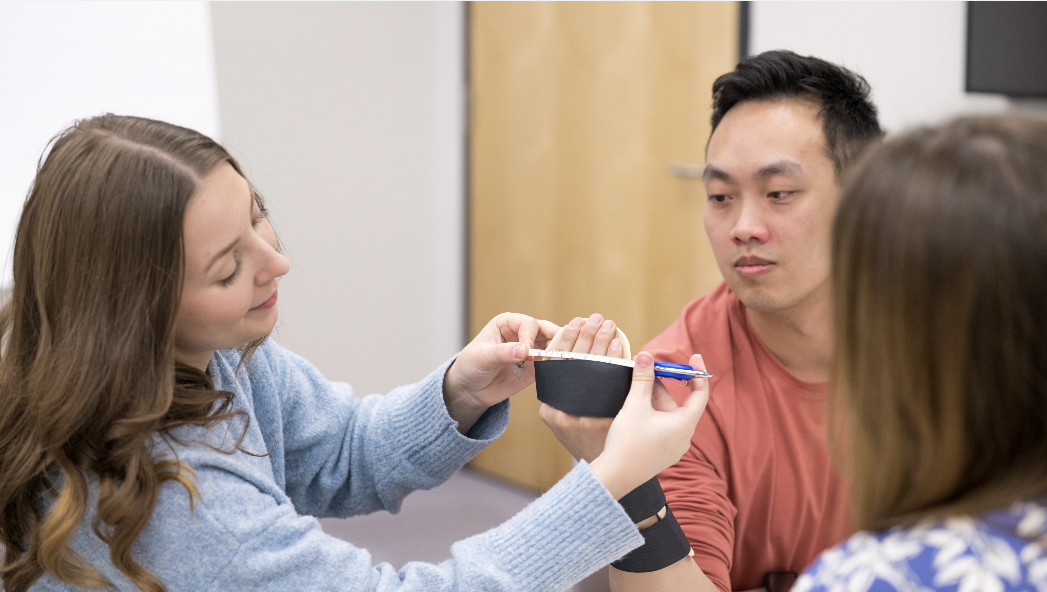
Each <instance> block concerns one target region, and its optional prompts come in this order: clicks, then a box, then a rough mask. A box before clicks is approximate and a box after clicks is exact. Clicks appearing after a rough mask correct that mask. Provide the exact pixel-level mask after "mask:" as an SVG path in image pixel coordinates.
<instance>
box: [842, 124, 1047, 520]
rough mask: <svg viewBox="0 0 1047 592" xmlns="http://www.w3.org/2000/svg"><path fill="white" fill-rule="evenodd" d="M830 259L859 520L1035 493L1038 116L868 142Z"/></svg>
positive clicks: (1046, 366) (1043, 167) (1044, 328)
mask: <svg viewBox="0 0 1047 592" xmlns="http://www.w3.org/2000/svg"><path fill="white" fill-rule="evenodd" d="M832 266H833V267H832V269H833V282H834V286H833V288H834V291H835V296H834V297H835V313H834V314H835V321H834V322H835V332H836V337H835V339H836V341H835V343H836V352H835V354H836V355H835V361H834V368H833V378H832V382H833V388H832V393H833V396H832V398H831V401H832V402H833V406H834V407H836V409H835V411H837V412H841V411H842V413H840V414H839V415H840V416H842V417H845V418H846V423H845V424H843V425H842V426H840V427H842V428H843V429H844V430H846V432H845V433H846V440H847V446H846V450H847V453H845V454H843V455H842V456H843V457H844V458H845V459H847V461H846V462H845V464H844V470H845V472H846V473H847V474H848V475H849V476H850V480H851V483H852V490H853V503H854V507H855V518H856V520H857V526H858V527H860V528H865V529H875V530H881V529H884V528H887V527H889V526H892V525H896V524H911V523H912V522H914V521H916V520H919V519H923V518H941V517H943V516H947V515H977V514H980V513H982V512H985V511H987V510H990V509H995V508H1003V507H1007V506H1008V505H1010V504H1011V503H1013V502H1015V501H1018V500H1023V499H1028V498H1030V497H1034V496H1038V495H1044V494H1047V339H1045V336H1047V305H1045V303H1047V121H1041V120H1035V119H1027V118H1019V117H1016V116H992V117H990V116H981V117H966V118H961V119H957V120H954V121H952V122H950V123H947V124H945V125H942V126H939V127H932V128H923V129H918V130H915V131H912V132H909V133H906V134H904V135H901V136H899V137H895V138H893V139H890V140H888V141H887V142H885V143H884V144H883V145H881V146H879V147H876V148H874V149H873V150H872V151H871V153H869V154H867V155H865V157H864V158H863V159H862V161H861V163H860V164H859V165H858V166H857V167H856V169H855V170H854V171H853V172H852V176H851V178H850V179H849V181H848V183H847V184H846V186H845V188H844V191H843V195H842V198H841V201H840V208H839V210H838V212H837V216H836V220H835V227H834V230H833V262H832ZM831 413H833V412H831ZM835 416H836V415H835V413H834V415H832V416H831V417H835ZM830 425H831V424H830ZM838 433H839V432H838Z"/></svg>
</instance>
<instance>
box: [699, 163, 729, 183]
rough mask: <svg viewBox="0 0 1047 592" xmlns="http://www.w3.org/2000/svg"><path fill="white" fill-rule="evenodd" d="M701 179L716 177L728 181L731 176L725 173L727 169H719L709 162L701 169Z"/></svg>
mask: <svg viewBox="0 0 1047 592" xmlns="http://www.w3.org/2000/svg"><path fill="white" fill-rule="evenodd" d="M702 178H703V179H717V180H719V181H730V180H731V176H730V175H728V174H727V171H724V170H720V169H718V168H716V167H714V166H713V165H711V164H707V165H705V170H704V171H702Z"/></svg>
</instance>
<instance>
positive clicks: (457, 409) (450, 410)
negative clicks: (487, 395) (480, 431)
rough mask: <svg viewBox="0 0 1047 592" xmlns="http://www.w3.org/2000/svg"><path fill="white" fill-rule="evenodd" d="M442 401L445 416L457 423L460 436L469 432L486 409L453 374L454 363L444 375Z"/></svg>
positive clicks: (454, 373) (455, 374) (455, 373)
mask: <svg viewBox="0 0 1047 592" xmlns="http://www.w3.org/2000/svg"><path fill="white" fill-rule="evenodd" d="M443 399H444V406H445V407H446V408H447V414H448V415H450V416H451V419H453V420H455V422H457V423H458V431H459V432H461V433H462V434H464V433H466V432H468V431H469V429H470V428H471V427H472V426H473V424H474V423H476V420H478V419H479V418H480V416H481V415H483V414H484V412H485V411H487V407H488V406H487V405H485V404H483V403H482V402H481V401H480V400H479V399H477V398H476V397H475V396H473V395H472V393H471V392H470V391H469V390H468V389H467V388H465V387H464V385H463V384H462V381H461V380H459V379H458V376H457V372H455V365H454V362H452V363H451V366H450V367H449V368H448V369H447V372H446V373H445V374H444V380H443Z"/></svg>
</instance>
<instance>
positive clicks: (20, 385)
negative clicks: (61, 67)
mask: <svg viewBox="0 0 1047 592" xmlns="http://www.w3.org/2000/svg"><path fill="white" fill-rule="evenodd" d="M223 161H225V162H229V163H230V164H231V165H232V166H233V167H234V168H235V169H236V170H237V172H240V168H239V166H238V165H237V163H236V161H235V160H234V159H233V158H232V157H231V156H230V155H229V153H228V152H226V151H225V149H223V148H222V147H221V146H220V145H218V144H217V143H216V142H214V141H213V140H211V139H210V138H208V137H206V136H204V135H202V134H200V133H198V132H194V131H192V130H189V129H185V128H181V127H178V126H174V125H171V124H167V123H163V122H159V121H153V120H149V119H142V118H137V117H123V116H115V115H102V116H99V117H94V118H91V119H87V120H84V121H80V122H77V123H76V124H75V125H73V126H72V127H70V128H69V129H67V130H66V131H64V132H63V133H61V134H60V135H59V136H57V137H56V138H55V139H54V140H53V141H52V145H51V149H50V151H49V152H48V153H47V156H46V159H44V160H43V161H42V163H41V164H40V166H39V167H38V170H37V174H36V179H35V181H34V183H33V186H32V188H31V189H30V192H29V196H28V198H27V199H26V202H25V206H24V209H23V211H22V217H21V220H20V222H19V224H18V230H17V234H16V239H15V240H16V242H15V249H14V260H13V262H14V284H13V289H12V293H11V296H10V300H9V301H8V302H7V303H6V304H5V305H4V306H3V308H2V309H0V339H2V352H0V544H2V545H3V549H4V558H3V566H2V568H0V578H2V581H3V587H4V588H5V589H6V590H7V591H8V592H22V591H24V590H26V589H28V588H29V587H30V586H31V585H32V584H33V582H35V581H36V580H37V579H38V578H39V577H40V576H41V575H42V574H43V573H44V572H47V573H50V574H52V575H53V576H54V577H56V578H58V579H60V580H62V581H64V582H66V583H69V584H72V585H74V586H78V587H86V588H94V587H105V586H109V585H111V584H110V582H108V581H107V580H106V579H105V578H104V577H103V576H102V575H101V574H100V573H99V572H98V571H97V570H96V569H94V568H93V567H91V566H90V565H89V564H87V563H86V562H85V561H84V560H83V559H82V558H81V557H80V556H79V555H78V554H77V553H76V552H74V551H73V550H72V549H71V548H70V547H69V541H70V539H71V537H72V536H73V534H74V533H75V532H76V531H77V529H78V528H79V527H80V526H81V524H82V522H83V520H84V516H85V512H86V509H87V502H88V479H92V480H93V479H97V481H98V504H97V510H96V512H95V515H94V517H93V520H92V522H91V526H92V528H93V530H94V532H95V533H96V534H97V536H98V537H99V538H100V539H101V540H103V541H105V542H106V543H107V544H108V546H109V556H110V559H111V560H112V563H113V565H114V566H116V567H117V568H118V569H119V570H120V571H121V572H123V573H124V575H126V576H127V577H128V578H129V579H130V580H131V582H133V583H134V584H135V585H136V586H137V587H138V588H140V589H141V590H147V591H150V592H156V591H161V590H165V589H166V588H165V587H164V585H163V584H162V583H161V582H160V581H159V579H157V578H156V577H155V576H154V575H153V574H152V573H150V572H149V571H148V570H147V569H146V568H144V567H143V566H142V565H141V564H139V563H138V562H137V561H135V559H134V558H133V557H132V556H131V547H132V544H133V543H134V542H135V539H136V538H137V537H138V535H139V533H140V532H141V531H142V529H143V528H144V527H145V525H146V523H147V522H148V521H149V518H150V516H151V515H152V513H153V509H154V507H155V506H156V500H157V494H158V491H159V488H160V486H161V485H162V484H163V483H164V482H167V481H174V482H177V483H179V484H181V485H182V486H183V487H185V489H186V491H187V493H188V495H189V496H190V501H192V499H193V498H194V497H196V496H198V492H197V490H196V487H195V486H194V484H193V481H192V477H193V472H192V470H191V469H190V468H189V467H187V466H186V465H184V464H182V463H180V462H178V461H177V460H170V459H168V460H160V461H157V460H156V459H155V458H154V454H153V453H154V450H153V448H154V445H155V442H157V434H159V435H160V439H161V441H163V440H164V439H167V438H170V437H171V434H170V431H171V430H172V429H173V428H176V427H178V426H183V425H187V424H193V425H201V426H205V427H211V426H213V425H214V424H215V423H217V422H219V421H223V420H228V419H234V418H235V419H237V420H238V421H241V422H246V414H244V413H243V411H238V410H235V409H233V407H232V402H233V394H232V393H229V392H223V391H216V390H215V389H214V386H213V383H212V382H211V379H210V378H209V377H208V376H207V374H206V373H204V372H201V371H200V370H197V369H195V368H192V367H189V366H187V365H184V364H180V363H177V362H176V361H175V356H174V351H175V350H174V324H175V315H176V313H177V312H178V306H179V302H180V299H181V292H182V278H183V273H184V249H183V242H182V241H183V239H182V225H183V218H184V215H185V210H186V205H187V204H188V202H189V200H190V198H191V197H192V196H193V194H194V192H195V191H196V189H197V187H198V185H199V183H200V180H201V178H202V177H203V176H204V175H206V174H207V172H208V171H210V170H211V169H212V168H213V167H214V166H215V165H217V164H218V163H220V162H223ZM256 199H258V196H257V194H256ZM263 211H264V209H263ZM260 342H261V340H259V341H258V342H253V343H251V344H248V345H247V346H245V357H249V356H250V353H251V352H252V351H253V350H254V348H255V347H257V346H258V345H259V344H260ZM243 427H244V430H245V431H246V423H244V424H243ZM242 438H243V432H242V433H241V440H242ZM235 448H236V449H239V442H237V444H236V446H235ZM41 500H46V501H41Z"/></svg>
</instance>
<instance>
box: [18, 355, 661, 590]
mask: <svg viewBox="0 0 1047 592" xmlns="http://www.w3.org/2000/svg"><path fill="white" fill-rule="evenodd" d="M238 361H239V354H238V353H237V352H234V351H223V352H218V353H217V354H216V355H215V357H214V359H213V360H212V362H211V366H210V368H209V371H210V374H211V376H212V378H213V379H214V382H215V387H216V388H218V389H223V390H229V391H232V392H234V393H236V406H237V407H238V408H240V409H243V410H244V411H246V412H247V413H248V415H249V417H250V426H249V428H248V431H247V436H246V437H245V438H244V441H243V444H242V448H243V449H244V450H247V451H249V452H252V453H255V454H264V453H265V452H267V451H270V450H271V451H272V452H271V453H270V454H269V455H268V456H265V457H253V456H250V455H247V454H244V453H242V452H234V453H231V454H226V453H223V452H219V451H215V450H213V449H211V448H209V447H208V446H205V445H204V443H206V444H210V445H211V446H216V447H219V448H222V449H225V450H229V449H230V446H231V443H232V442H233V436H234V435H235V434H238V433H239V431H238V428H237V427H236V426H231V425H228V424H226V425H223V426H219V427H216V428H214V429H212V430H204V429H202V428H196V427H189V428H183V429H180V430H178V431H177V432H176V434H177V436H178V437H179V439H180V440H182V441H184V442H186V443H187V444H185V445H183V444H179V443H176V442H163V441H161V440H159V439H157V447H156V454H157V455H159V456H170V457H174V456H177V457H178V459H179V460H181V461H182V462H183V463H185V464H187V465H188V466H190V467H192V469H193V470H194V471H196V474H197V479H196V483H197V486H198V488H199V490H200V494H201V496H202V500H198V501H197V503H196V506H195V511H194V512H190V507H189V497H188V495H187V494H186V492H185V490H184V489H183V488H182V487H181V486H180V485H177V484H174V483H167V484H165V485H164V486H163V487H162V489H161V491H160V497H159V501H158V503H157V507H156V511H155V512H154V513H153V516H152V518H151V520H150V522H149V524H148V525H147V527H146V529H145V530H144V531H143V532H142V534H141V536H140V537H139V539H138V541H137V543H136V545H135V548H134V552H133V556H134V557H135V559H137V560H138V561H140V562H141V563H142V564H143V565H145V566H146V567H147V568H148V569H149V570H150V571H152V572H153V573H154V574H155V575H156V576H157V577H159V578H160V579H161V580H162V581H163V582H164V584H165V585H166V586H167V588H168V590H170V591H172V592H175V591H181V590H192V591H205V590H210V591H214V592H233V591H240V590H243V591H247V590H273V591H276V590H294V591H297V590H351V591H372V590H374V591H392V590H399V591H403V592H408V591H423V590H424V591H427V592H430V591H431V592H438V591H445V590H446V591H466V590H483V591H492V592H493V591H503V590H504V591H510V590H513V591H516V590H520V591H523V590H534V591H540V592H555V591H557V590H563V589H565V588H567V587H569V586H571V585H572V584H574V583H575V582H577V581H579V580H581V579H582V578H584V577H585V576H586V575H588V574H590V573H592V572H594V571H596V570H597V569H599V568H600V567H602V566H603V565H606V564H607V563H609V562H611V561H613V560H615V559H618V558H619V557H621V556H623V555H625V554H626V553H627V552H629V551H630V550H632V549H634V548H636V547H637V546H639V545H641V544H642V543H643V537H642V536H641V535H640V534H639V531H637V529H636V527H635V526H634V525H633V523H632V521H631V520H630V519H629V517H628V516H627V515H626V513H625V511H624V510H622V508H621V506H619V505H618V503H617V502H616V501H615V500H614V499H613V498H612V497H611V496H610V494H609V493H608V492H607V490H606V489H605V488H604V487H603V486H602V485H601V484H600V482H599V481H598V480H597V479H596V477H595V476H594V475H593V473H592V471H591V470H590V469H589V467H588V465H586V464H585V463H579V464H578V466H576V467H575V468H574V470H572V471H571V473H570V474H568V475H567V477H565V478H564V479H563V480H562V481H561V482H560V483H558V484H557V485H556V486H554V487H553V488H552V489H551V490H549V491H548V492H547V493H546V494H545V495H543V496H542V497H541V498H539V499H537V500H535V501H534V502H533V503H532V504H531V505H529V506H528V507H527V508H526V509H524V510H523V511H522V512H520V513H519V514H517V515H516V516H515V517H513V518H512V519H510V520H509V521H508V522H506V523H505V524H502V525H501V526H498V527H497V528H494V529H492V530H490V531H488V532H485V533H482V534H479V535H477V536H474V537H470V538H468V539H465V540H464V541H460V542H458V543H455V544H454V545H453V546H452V547H451V550H450V552H451V555H452V559H449V560H447V561H444V562H443V563H440V564H439V565H431V564H424V563H408V564H407V565H406V566H404V567H403V569H401V570H400V571H399V572H398V571H396V570H395V569H394V568H393V567H392V566H390V565H388V564H380V565H377V566H373V565H372V564H371V556H370V554H369V553H368V552H367V551H366V550H364V549H358V548H356V547H353V546H352V545H351V544H349V543H346V542H344V541H341V540H338V539H335V538H332V537H329V536H327V535H325V534H324V533H323V531H322V530H321V529H320V525H319V523H318V522H317V520H316V519H315V518H314V517H313V516H317V517H324V516H340V517H344V516H351V515H355V514H365V513H370V512H374V511H377V510H387V511H391V512H396V511H397V510H398V509H399V508H400V504H401V502H402V501H403V498H404V496H406V495H407V494H408V493H410V492H411V491H413V490H416V489H429V488H432V487H435V486H436V485H438V484H440V483H442V482H444V481H445V480H446V479H447V478H448V477H450V476H451V475H452V474H453V473H454V472H455V471H457V470H458V469H459V468H461V467H462V465H464V464H465V462H466V461H468V460H469V459H470V458H472V457H473V456H474V455H475V454H476V453H477V452H479V451H480V450H482V449H483V447H484V446H486V445H487V444H489V443H490V442H492V441H493V440H494V439H495V438H497V437H498V436H499V435H500V434H501V433H502V431H504V429H505V426H506V425H507V423H508V416H509V408H508V404H506V403H503V404H499V405H496V406H495V407H492V408H491V409H489V410H488V411H487V412H486V413H485V414H484V415H483V416H482V417H481V418H480V420H479V421H478V422H477V423H476V425H474V426H473V428H472V429H471V430H470V432H469V433H468V434H467V435H466V436H463V435H461V434H459V433H458V431H457V429H456V427H457V426H456V424H455V422H454V420H452V419H451V417H450V416H449V415H448V413H447V409H446V407H445V406H444V402H443V392H442V388H443V386H442V385H443V378H444V374H445V373H446V371H447V368H448V367H449V366H450V364H451V362H452V361H453V360H451V361H448V362H447V363H445V364H444V365H442V366H441V367H440V368H438V369H437V370H436V371H434V372H433V373H432V374H430V375H429V376H428V377H426V378H425V379H424V380H422V381H421V382H418V383H416V384H413V385H408V386H404V387H400V388H397V389H395V390H393V391H392V392H390V393H389V394H388V395H384V396H382V395H370V396H368V397H365V398H362V399H357V398H354V397H353V396H352V390H351V388H350V387H349V386H348V385H346V384H340V383H331V382H328V381H327V380H325V379H324V378H323V377H322V376H321V375H320V374H319V372H317V370H316V369H315V368H313V367H312V366H311V365H310V364H308V363H307V362H306V361H305V360H303V359H301V358H300V357H298V356H296V355H294V354H292V353H291V352H288V351H287V350H285V349H283V348H281V347H279V346H278V345H276V344H275V343H273V342H272V341H269V342H267V343H266V344H265V345H263V346H262V347H261V348H260V349H259V350H258V351H257V353H256V354H255V356H254V358H253V360H252V362H251V367H250V369H249V370H241V372H240V374H239V375H238V376H237V375H235V369H236V365H237V362H238ZM94 492H95V490H94V489H92V499H91V501H90V503H89V504H90V507H89V508H88V515H87V517H86V518H85V520H84V525H83V526H82V527H81V528H80V530H79V531H78V533H77V534H76V535H75V537H74V540H73V541H72V546H73V548H74V550H76V551H77V552H78V553H79V554H80V555H81V556H82V557H83V558H84V559H86V560H87V561H88V562H90V563H91V564H92V565H94V566H95V567H96V568H97V569H98V570H99V571H101V572H102V574H103V575H105V576H106V577H107V578H109V580H110V581H111V582H113V584H114V585H115V586H116V588H117V589H119V590H135V589H136V588H134V587H133V586H132V585H131V583H130V581H129V580H127V579H126V578H125V577H124V576H123V575H122V574H121V573H120V572H119V571H118V570H116V569H115V568H114V567H113V565H112V564H111V563H110V561H109V549H108V547H107V546H106V545H105V544H104V543H103V542H102V541H100V540H99V539H98V538H97V537H96V536H95V535H94V533H93V531H92V529H91V527H90V521H91V517H92V515H93V509H94V505H95V498H94ZM32 589H33V590H73V589H74V588H72V587H70V586H67V585H66V584H64V583H62V582H60V581H57V580H55V579H54V578H53V577H51V576H49V575H45V576H44V577H42V578H41V579H40V580H38V581H37V583H36V585H35V586H33V588H32Z"/></svg>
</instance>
